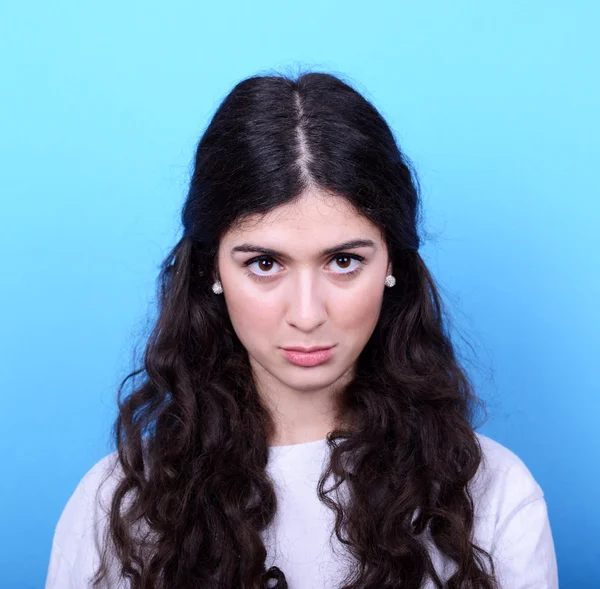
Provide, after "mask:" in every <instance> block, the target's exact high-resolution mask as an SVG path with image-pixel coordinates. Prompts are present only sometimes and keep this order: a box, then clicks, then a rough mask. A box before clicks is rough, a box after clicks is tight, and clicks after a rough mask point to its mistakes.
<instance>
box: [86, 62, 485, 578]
mask: <svg viewBox="0 0 600 589" xmlns="http://www.w3.org/2000/svg"><path fill="white" fill-rule="evenodd" d="M310 186H314V187H318V188H319V189H322V190H325V191H328V192H330V193H333V194H337V195H341V196H343V197H345V198H347V199H348V200H349V201H350V202H351V203H352V204H353V205H354V207H356V210H357V211H358V212H359V213H360V214H362V215H364V216H365V217H367V218H368V219H370V220H371V221H372V222H374V223H375V224H376V225H377V226H379V227H380V228H381V229H382V231H383V234H384V235H385V239H386V243H387V246H388V250H389V253H390V257H391V261H392V264H393V268H394V275H395V277H396V286H395V287H394V288H390V289H385V293H384V299H383V303H382V309H381V314H380V318H379V321H378V324H377V325H376V327H375V330H374V332H373V334H372V336H371V338H370V339H369V341H368V343H367V345H366V346H365V348H364V350H363V351H362V353H361V355H360V356H359V359H358V361H357V367H356V374H355V378H354V380H353V381H352V382H351V383H350V384H349V385H348V386H347V387H346V389H345V390H344V392H343V408H344V412H345V413H344V414H345V415H346V416H350V417H349V419H348V420H347V423H352V424H353V426H352V427H343V426H342V425H340V427H338V428H336V429H335V430H334V431H332V432H330V434H329V435H328V446H329V449H330V451H331V461H330V465H329V467H328V468H327V470H326V472H325V473H324V474H323V477H322V478H321V481H320V485H319V488H318V494H319V498H320V500H321V501H323V502H324V503H325V504H326V505H328V506H329V507H330V508H331V509H333V510H334V511H335V513H336V524H335V534H336V535H337V537H338V539H339V540H340V541H341V542H343V544H344V545H345V547H346V548H347V550H348V551H349V554H350V555H351V556H352V559H353V562H354V563H355V566H354V567H353V570H352V574H351V576H350V577H349V578H348V579H346V584H345V585H344V587H345V588H346V589H385V588H392V587H393V588H404V589H417V588H418V587H421V586H422V585H423V583H424V581H425V580H426V579H428V578H430V579H432V580H433V582H434V584H435V586H436V587H440V588H441V587H449V588H458V587H461V588H463V587H464V588H478V589H492V588H494V587H496V584H495V583H496V582H495V581H494V576H493V572H494V567H493V563H492V561H491V557H490V555H489V554H488V553H487V552H485V551H484V550H483V549H481V548H479V547H478V546H476V545H475V543H474V539H473V521H474V505H473V500H472V497H471V494H470V491H469V488H468V483H469V481H470V480H471V479H472V478H473V477H474V475H475V473H476V471H477V469H478V467H479V465H480V462H481V460H482V451H481V448H480V446H479V443H478V440H477V437H476V435H475V433H474V427H475V426H474V424H473V419H474V416H475V409H476V408H477V407H483V406H482V403H481V401H480V400H479V399H478V398H477V397H476V395H475V394H474V391H473V386H472V384H471V383H470V381H469V379H468V377H467V375H466V374H465V372H464V371H463V369H461V367H460V365H459V361H458V359H457V355H456V354H455V351H454V348H453V345H452V343H451V338H450V335H449V333H448V331H447V327H446V324H447V321H446V319H445V318H444V315H445V312H444V308H443V306H442V302H441V300H440V295H439V294H438V291H437V290H436V286H435V284H434V280H433V278H432V276H431V274H430V272H429V271H428V269H427V267H426V265H425V263H424V261H423V259H422V258H421V256H420V255H419V252H418V249H419V245H420V238H419V235H418V231H417V229H418V221H419V206H420V200H419V194H418V188H417V181H416V177H415V174H414V172H412V170H411V167H410V166H409V163H408V160H407V158H406V157H405V156H404V155H403V154H402V153H401V151H400V149H399V147H398V145H397V142H396V140H395V138H394V136H393V133H392V131H391V130H390V128H389V126H388V125H387V124H386V122H385V121H384V119H383V118H382V116H381V115H380V114H379V113H378V111H377V110H376V109H375V107H374V106H373V105H372V104H371V103H370V102H369V101H368V100H367V99H366V98H364V97H363V96H362V95H361V94H360V93H359V92H358V91H356V90H355V89H354V88H352V87H351V85H350V84H348V83H346V82H344V81H342V80H341V79H340V78H339V77H337V76H333V75H330V74H326V73H316V72H310V73H304V74H303V75H300V76H298V77H297V78H293V77H291V76H284V75H264V76H253V77H250V78H248V79H245V80H243V81H241V82H240V83H239V84H237V85H236V86H235V87H234V88H233V90H232V91H231V92H230V93H229V94H228V95H227V97H226V98H225V99H224V100H223V102H222V103H221V105H220V106H219V108H218V109H217V111H216V113H215V114H214V117H213V118H212V120H211V121H210V123H209V125H208V127H207V129H206V130H205V132H204V133H203V135H202V137H201V139H200V142H199V144H198V147H197V152H196V157H195V166H194V171H193V176H192V178H191V182H190V187H189V193H188V196H187V199H186V202H185V205H184V207H183V211H182V221H183V227H184V234H183V237H182V238H181V240H180V241H179V242H178V243H177V244H176V245H175V247H174V248H173V250H172V251H171V252H170V253H169V255H168V256H167V258H166V259H165V261H164V262H163V265H162V267H161V273H160V279H159V291H158V294H159V313H158V318H157V320H156V323H155V325H154V328H153V331H152V333H151V335H150V337H149V339H148V341H147V345H146V348H145V356H144V365H143V367H140V368H138V369H136V370H135V371H133V372H132V373H131V374H129V375H128V376H127V378H126V379H125V380H124V381H123V382H122V383H121V386H120V388H119V398H118V403H119V415H118V418H117V421H116V423H115V427H114V435H115V441H116V445H117V450H118V458H119V465H120V468H121V469H122V477H121V479H120V482H119V483H118V486H117V487H116V490H115V493H114V495H113V498H112V505H111V513H110V518H109V525H108V527H107V534H106V538H105V540H106V543H105V550H104V552H103V555H102V563H101V566H100V568H99V570H98V571H97V575H96V581H97V582H98V585H99V584H100V583H99V582H100V580H101V579H102V578H103V576H104V575H105V574H106V572H107V570H108V566H109V564H108V562H109V561H108V554H109V552H110V553H112V554H113V555H114V557H116V559H117V560H116V562H117V563H118V565H119V571H118V572H119V574H121V575H123V577H125V578H127V579H129V581H130V583H131V587H132V588H133V589H151V588H152V589H199V588H202V589H213V588H214V589H217V588H219V589H233V588H235V589H242V588H248V589H263V588H266V587H277V588H285V587H287V582H286V580H285V571H281V570H280V569H279V568H277V567H271V568H270V569H269V570H266V567H265V558H266V549H265V546H264V544H263V541H262V539H261V532H262V531H264V530H265V529H266V528H267V526H269V524H270V523H271V522H272V521H273V518H274V516H275V513H276V510H277V497H276V494H275V491H274V488H273V485H272V481H271V480H270V479H269V478H268V477H267V475H266V474H265V467H266V465H267V462H268V440H269V439H271V436H272V434H273V432H274V424H273V420H272V418H271V416H270V414H269V412H268V411H267V409H266V407H265V405H264V404H263V403H262V402H261V399H260V398H259V395H258V393H257V389H256V386H255V383H254V381H253V377H252V374H251V370H250V365H249V361H248V355H247V351H246V350H245V348H244V347H243V346H242V344H241V342H240V341H239V339H238V338H237V337H236V335H235V333H234V331H233V328H232V325H231V322H230V320H229V317H228V314H227V309H226V306H225V302H224V299H223V297H222V296H215V295H214V294H213V292H212V291H211V285H212V282H213V279H214V262H215V255H216V252H217V248H218V244H219V240H220V238H221V236H222V235H223V234H224V232H226V231H227V230H228V229H229V228H231V227H232V226H233V225H234V224H235V223H237V222H238V221H240V220H241V219H243V218H244V217H245V216H247V215H249V214H252V213H264V212H268V211H270V210H272V209H274V208H275V207H278V206H280V205H282V204H284V203H288V202H291V201H293V199H295V198H297V197H298V195H300V194H301V193H302V192H303V191H304V190H305V189H306V188H307V187H310ZM138 375H142V382H141V383H139V385H138V386H135V387H133V390H132V391H131V393H130V394H129V395H127V396H124V395H123V391H124V385H125V383H126V382H127V381H128V380H129V379H130V378H132V377H137V376H138ZM348 457H351V458H352V460H351V464H352V467H351V468H349V467H348V461H347V460H346V459H347V458H348ZM331 475H333V476H334V478H335V481H336V485H335V488H337V486H339V485H341V484H342V483H345V484H346V485H347V486H348V490H349V498H350V500H349V502H348V504H347V505H341V504H339V502H337V501H335V500H334V499H333V498H332V497H331V496H330V493H331V491H332V490H333V488H331V489H328V490H326V489H325V488H324V484H323V483H324V481H326V480H327V479H328V478H329V477H330V476H331ZM140 530H146V533H145V534H140V533H138V532H139V531H140ZM427 535H429V537H430V538H431V539H432V541H433V542H434V543H435V545H436V546H437V548H438V549H439V550H440V551H441V553H442V554H443V555H445V556H446V557H447V558H448V559H450V560H451V561H452V562H453V563H455V564H456V567H457V570H456V572H455V574H454V575H453V576H452V578H451V579H450V580H449V581H448V583H447V585H446V584H444V582H443V580H442V579H440V578H439V577H438V574H437V573H436V570H435V569H434V566H433V564H432V560H431V558H430V554H429V552H428V550H427V546H426V544H425V541H424V539H425V538H426V536H427ZM273 581H276V583H275V584H273Z"/></svg>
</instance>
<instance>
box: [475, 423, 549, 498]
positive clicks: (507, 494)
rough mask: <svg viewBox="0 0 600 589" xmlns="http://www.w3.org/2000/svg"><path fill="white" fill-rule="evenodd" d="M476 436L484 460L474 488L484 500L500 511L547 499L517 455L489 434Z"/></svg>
mask: <svg viewBox="0 0 600 589" xmlns="http://www.w3.org/2000/svg"><path fill="white" fill-rule="evenodd" d="M475 435H476V437H477V440H478V442H479V445H480V447H481V454H482V460H481V463H480V465H479V469H478V471H477V474H476V475H475V477H474V479H473V481H472V483H471V489H472V491H473V493H474V494H475V495H476V496H477V497H479V498H480V501H486V500H487V501H493V502H494V503H495V504H496V507H498V508H508V507H510V505H512V504H517V503H523V502H528V501H534V500H536V499H540V498H542V497H543V496H544V492H543V490H542V488H541V486H540V485H539V483H538V482H537V480H536V479H535V478H534V476H533V475H532V473H531V471H530V470H529V468H528V467H527V465H526V464H525V463H524V462H523V460H522V459H521V458H520V457H519V456H517V454H515V453H514V452H513V451H512V450H510V449H509V448H507V447H506V446H503V445H502V444H500V443H499V442H497V441H495V440H493V439H492V438H490V437H488V436H486V435H483V434H481V433H476V434H475Z"/></svg>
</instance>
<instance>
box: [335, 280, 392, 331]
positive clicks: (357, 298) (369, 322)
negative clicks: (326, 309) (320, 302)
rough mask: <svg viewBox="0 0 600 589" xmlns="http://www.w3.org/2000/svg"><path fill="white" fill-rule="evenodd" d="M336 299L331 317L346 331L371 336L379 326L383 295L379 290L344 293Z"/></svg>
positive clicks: (369, 289) (371, 289) (370, 289)
mask: <svg viewBox="0 0 600 589" xmlns="http://www.w3.org/2000/svg"><path fill="white" fill-rule="evenodd" d="M344 294H345V295H346V296H339V295H338V297H336V299H335V302H334V304H333V305H332V306H331V310H330V317H331V318H332V319H333V320H334V322H335V325H336V326H337V327H338V328H339V329H342V330H344V331H352V332H355V333H356V334H360V337H362V335H363V334H367V336H368V335H370V334H371V333H372V331H373V329H374V328H375V325H376V324H377V320H378V318H379V313H380V311H381V303H382V300H383V293H382V292H381V291H380V290H379V289H373V288H372V287H371V288H368V289H362V290H361V291H360V292H354V293H350V292H348V293H344Z"/></svg>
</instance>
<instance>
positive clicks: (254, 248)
mask: <svg viewBox="0 0 600 589" xmlns="http://www.w3.org/2000/svg"><path fill="white" fill-rule="evenodd" d="M357 247H372V248H374V249H377V245H376V244H375V242H374V241H372V240H371V239H353V240H351V241H345V242H344V243H339V244H338V245H334V246H333V247H328V248H326V249H324V250H321V252H320V255H321V256H327V255H330V254H335V253H337V252H340V251H343V250H349V249H355V248H357ZM234 252H256V253H261V254H263V255H265V256H272V257H274V258H281V259H282V260H283V259H289V256H288V255H287V254H284V253H283V252H278V251H276V250H274V249H271V248H268V247H260V246H258V245H253V244H251V243H243V244H242V245H236V246H235V247H233V248H231V253H232V254H233V253H234Z"/></svg>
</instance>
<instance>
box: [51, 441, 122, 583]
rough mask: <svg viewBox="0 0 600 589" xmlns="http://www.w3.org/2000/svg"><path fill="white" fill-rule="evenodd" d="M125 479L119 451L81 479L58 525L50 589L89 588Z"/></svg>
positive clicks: (53, 547) (52, 559)
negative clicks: (117, 490)
mask: <svg viewBox="0 0 600 589" xmlns="http://www.w3.org/2000/svg"><path fill="white" fill-rule="evenodd" d="M121 475H122V470H121V468H120V464H119V461H118V455H117V452H116V451H115V452H112V453H110V454H108V455H106V456H104V457H103V458H101V459H100V460H98V461H97V462H96V463H95V464H94V465H93V466H92V467H91V468H90V469H89V470H88V471H87V472H86V473H85V474H84V476H83V477H82V478H81V479H80V481H79V483H78V484H77V486H76V488H75V490H74V491H73V493H72V494H71V496H70V497H69V499H68V501H67V503H66V505H65V507H64V508H63V511H62V513H61V515H60V518H59V520H58V523H57V524H56V528H55V531H54V536H53V540H52V549H51V555H50V563H49V567H48V575H47V580H46V589H55V588H56V589H58V588H59V587H71V586H77V587H87V586H88V582H89V579H90V577H91V575H93V573H94V572H95V570H96V568H97V566H98V565H99V562H100V560H99V559H100V554H101V550H102V547H103V546H104V534H105V532H106V527H107V520H108V516H109V511H110V506H111V501H112V497H113V494H114V490H115V488H116V486H117V485H118V483H119V480H120V477H121Z"/></svg>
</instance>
